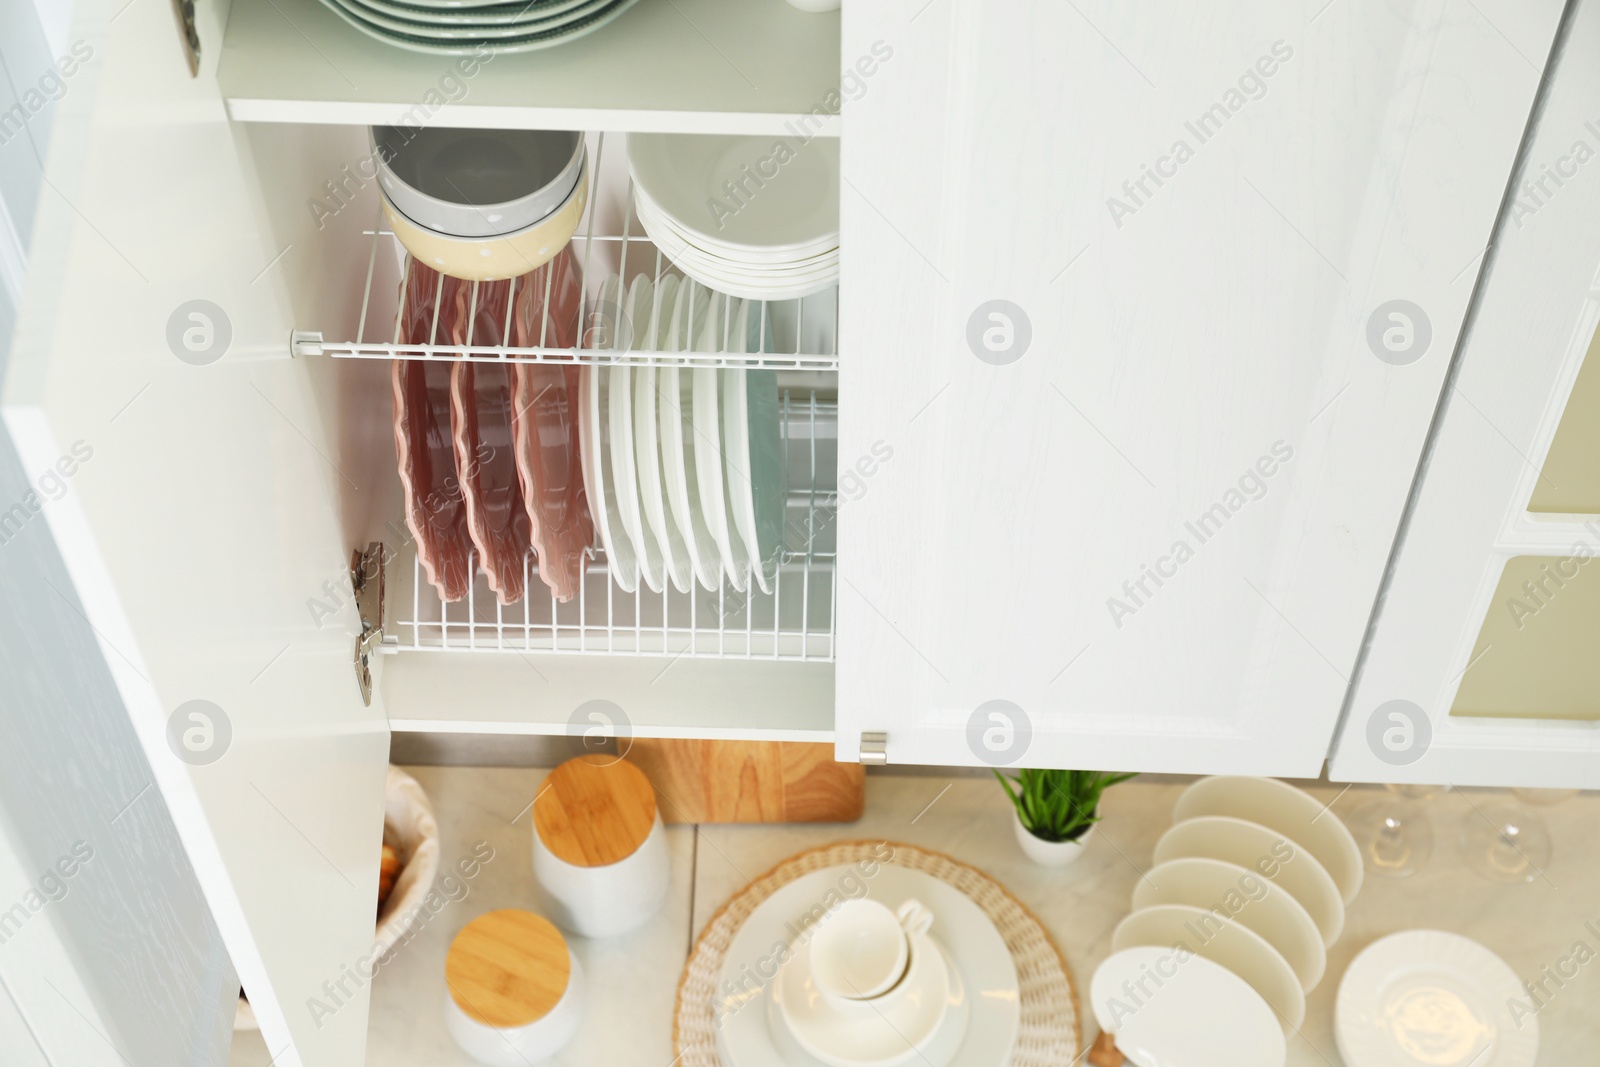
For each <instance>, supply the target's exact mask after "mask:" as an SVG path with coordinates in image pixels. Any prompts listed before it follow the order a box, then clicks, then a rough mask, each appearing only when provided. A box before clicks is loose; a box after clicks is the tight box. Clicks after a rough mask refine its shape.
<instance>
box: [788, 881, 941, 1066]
mask: <svg viewBox="0 0 1600 1067" xmlns="http://www.w3.org/2000/svg"><path fill="white" fill-rule="evenodd" d="M933 919H934V916H933V913H932V912H931V911H929V910H928V909H927V908H926V907H924V906H923V905H922V904H921V903H919V902H918V901H916V900H914V899H913V900H907V901H905V902H904V903H902V904H901V905H900V907H899V908H898V909H896V910H893V911H891V910H890V909H889V908H887V907H885V906H884V905H883V904H880V903H878V902H877V901H875V900H871V899H868V898H862V899H859V900H848V901H845V902H844V903H843V904H841V905H840V906H839V907H838V908H837V909H836V910H835V911H834V912H833V913H832V914H830V915H828V916H827V917H826V918H824V919H823V920H821V922H820V923H819V925H818V926H817V928H816V931H815V933H814V934H813V936H812V937H811V938H810V939H809V940H808V941H806V942H804V943H802V944H797V945H795V946H794V949H795V955H794V957H793V958H792V959H791V960H790V961H789V962H788V964H786V965H785V966H784V968H783V969H782V971H781V972H780V973H779V975H778V978H777V982H776V984H775V985H774V987H773V1004H774V1006H775V1008H776V1014H777V1015H778V1016H779V1017H780V1018H781V1019H782V1021H783V1024H784V1028H785V1029H786V1030H787V1031H788V1034H789V1036H791V1037H793V1039H794V1042H795V1043H796V1044H797V1045H798V1046H799V1047H800V1048H801V1049H803V1050H804V1051H805V1052H806V1053H807V1054H809V1055H810V1056H811V1057H813V1058H815V1059H817V1060H820V1061H821V1062H822V1063H824V1064H828V1065H829V1067H898V1065H900V1064H904V1063H908V1062H910V1061H911V1060H913V1059H920V1060H922V1061H927V1062H932V1063H935V1064H938V1063H940V1062H948V1061H949V1059H950V1058H951V1057H952V1056H953V1055H954V1053H955V1051H956V1049H957V1048H958V1047H959V1046H960V1044H961V1040H962V1037H963V1036H964V1035H965V1031H966V1018H967V1012H968V1004H967V997H966V992H965V990H964V989H963V988H962V983H961V977H960V972H959V971H958V970H957V969H956V968H955V967H954V966H953V965H952V964H951V962H950V961H949V959H948V958H947V957H946V955H945V953H944V950H943V949H942V948H940V946H939V945H938V944H937V943H936V942H935V941H934V940H933V938H931V937H930V936H929V934H928V931H929V929H930V928H931V927H932V925H933Z"/></svg>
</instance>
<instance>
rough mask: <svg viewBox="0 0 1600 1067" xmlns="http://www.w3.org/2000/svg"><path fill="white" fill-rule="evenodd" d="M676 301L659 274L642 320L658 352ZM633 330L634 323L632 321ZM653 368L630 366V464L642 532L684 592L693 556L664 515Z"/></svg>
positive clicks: (664, 345)
mask: <svg viewBox="0 0 1600 1067" xmlns="http://www.w3.org/2000/svg"><path fill="white" fill-rule="evenodd" d="M677 299H678V276H677V275H676V274H665V275H662V277H661V281H660V283H659V284H657V285H656V287H655V299H653V300H652V301H651V305H650V316H649V319H648V321H647V322H646V323H645V324H644V329H645V336H646V337H650V338H653V339H654V340H653V341H650V342H648V343H649V345H650V346H651V347H653V348H654V349H655V350H656V351H658V352H665V351H667V350H668V338H669V336H670V335H671V333H672V311H673V305H674V304H675V303H676V302H677ZM635 328H636V329H637V328H638V326H637V324H636V325H635ZM656 379H657V370H656V368H655V367H654V366H648V365H647V366H643V367H635V368H633V454H634V466H635V470H636V471H637V473H638V476H639V502H640V504H641V506H642V509H643V512H644V519H645V525H646V526H647V527H649V529H648V532H647V533H646V535H645V536H647V537H653V538H654V539H655V542H656V551H657V552H659V553H660V554H661V561H662V566H663V567H664V569H665V570H666V573H667V577H668V578H669V579H670V580H671V581H672V587H673V588H674V589H676V590H677V591H678V592H680V593H687V592H688V591H689V589H690V588H691V587H692V586H693V585H694V560H693V558H692V557H691V556H690V554H689V546H688V545H686V544H685V543H684V540H683V535H682V534H681V533H679V532H678V524H677V523H675V522H673V521H672V516H671V515H670V514H668V510H667V509H668V505H667V495H666V484H665V481H664V479H663V478H662V471H661V433H660V425H659V423H658V421H657V420H658V417H659V412H658V410H657V408H658V406H659V405H658V402H657V398H656Z"/></svg>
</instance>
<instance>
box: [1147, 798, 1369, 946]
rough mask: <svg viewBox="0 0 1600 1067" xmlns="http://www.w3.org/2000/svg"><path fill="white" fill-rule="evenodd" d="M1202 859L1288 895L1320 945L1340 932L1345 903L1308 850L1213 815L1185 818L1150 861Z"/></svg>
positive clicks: (1262, 830) (1275, 834)
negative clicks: (1261, 878)
mask: <svg viewBox="0 0 1600 1067" xmlns="http://www.w3.org/2000/svg"><path fill="white" fill-rule="evenodd" d="M1186 856H1201V857H1208V858H1210V859H1215V860H1222V861H1223V862H1224V863H1232V864H1235V865H1237V866H1239V867H1243V868H1245V869H1246V870H1252V871H1255V872H1257V873H1258V874H1261V875H1263V876H1264V877H1266V878H1267V879H1269V880H1271V881H1272V882H1274V883H1276V884H1278V885H1280V886H1282V887H1283V888H1284V889H1286V890H1288V891H1289V895H1290V896H1292V897H1294V898H1295V900H1297V901H1299V902H1300V905H1301V906H1302V907H1303V908H1305V909H1306V913H1307V914H1308V915H1310V916H1311V921H1312V922H1314V923H1316V924H1317V930H1318V931H1319V932H1320V933H1321V934H1322V943H1323V945H1325V946H1326V945H1332V944H1333V943H1334V941H1335V940H1336V939H1337V938H1338V937H1339V934H1340V932H1341V931H1342V930H1343V929H1344V901H1342V900H1341V899H1340V898H1339V889H1338V887H1337V886H1335V885H1334V884H1333V878H1332V876H1330V875H1329V874H1328V872H1327V871H1326V870H1325V869H1324V868H1323V866H1322V864H1320V863H1318V862H1317V860H1316V858H1315V857H1314V856H1312V855H1311V853H1310V852H1309V851H1307V850H1306V849H1305V848H1302V847H1301V846H1300V845H1299V844H1297V843H1296V842H1294V841H1292V840H1290V839H1289V838H1287V837H1285V836H1284V835H1283V834H1280V833H1278V832H1276V831H1274V830H1269V829H1267V828H1266V827H1265V826H1262V825H1261V824H1259V823H1253V822H1248V821H1246V820H1244V819H1230V818H1227V817H1226V816H1220V815H1213V816H1206V817H1204V818H1199V819H1186V820H1184V821H1183V822H1180V823H1178V824H1177V825H1175V826H1173V827H1171V828H1170V829H1168V830H1167V832H1166V833H1164V834H1162V835H1161V840H1159V841H1157V842H1156V850H1155V862H1156V863H1166V862H1167V861H1169V860H1175V859H1182V858H1183V857H1186Z"/></svg>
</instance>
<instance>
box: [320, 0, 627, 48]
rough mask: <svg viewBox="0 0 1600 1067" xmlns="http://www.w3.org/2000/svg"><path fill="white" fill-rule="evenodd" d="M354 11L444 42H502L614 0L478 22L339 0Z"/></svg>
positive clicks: (364, 0)
mask: <svg viewBox="0 0 1600 1067" xmlns="http://www.w3.org/2000/svg"><path fill="white" fill-rule="evenodd" d="M335 2H336V3H338V4H340V5H341V6H342V7H344V9H345V10H346V11H348V12H350V14H352V15H354V16H356V17H357V18H359V19H363V20H365V21H367V22H370V23H372V25H373V26H374V27H376V28H378V29H379V30H381V31H388V32H394V33H401V34H406V35H408V36H413V37H418V38H422V39H426V40H432V41H442V42H458V43H459V42H461V41H466V42H469V43H470V42H474V41H486V42H498V41H501V40H504V39H506V38H508V37H527V36H529V35H530V34H534V33H543V32H550V31H554V30H557V29H559V28H560V27H562V26H565V25H567V24H569V23H572V22H577V21H579V20H581V19H583V18H585V17H586V16H589V15H593V14H595V13H597V12H599V11H601V10H602V9H604V8H605V6H606V5H607V4H608V3H611V2H612V0H590V2H589V3H587V4H585V5H584V6H582V7H578V8H575V9H573V10H570V11H565V12H562V13H561V14H558V15H552V16H551V17H549V18H548V19H535V20H533V21H528V20H526V19H524V20H518V21H512V22H507V21H501V20H496V21H492V22H478V21H475V20H472V19H470V18H468V17H466V16H465V15H461V16H457V17H451V18H448V19H444V20H441V19H438V18H431V19H425V20H416V19H415V18H414V17H413V16H411V15H406V14H396V13H395V12H394V11H393V10H390V9H386V8H383V7H379V6H378V5H377V4H376V3H374V2H373V0H335Z"/></svg>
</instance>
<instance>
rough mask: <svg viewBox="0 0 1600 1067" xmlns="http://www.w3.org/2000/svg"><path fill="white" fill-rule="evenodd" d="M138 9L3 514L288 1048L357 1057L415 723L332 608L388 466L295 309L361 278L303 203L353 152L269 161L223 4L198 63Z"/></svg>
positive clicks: (342, 611)
mask: <svg viewBox="0 0 1600 1067" xmlns="http://www.w3.org/2000/svg"><path fill="white" fill-rule="evenodd" d="M118 7H119V9H120V10H113V7H112V5H109V4H97V3H89V4H83V5H80V6H79V10H78V12H77V15H76V20H75V24H74V35H75V38H77V39H80V40H81V41H82V42H83V43H85V44H86V45H87V47H88V48H89V49H91V50H92V56H91V58H90V59H89V60H88V61H86V62H84V63H83V64H81V66H80V67H79V68H78V69H77V70H76V71H75V73H74V74H73V75H72V77H71V78H70V79H68V81H67V89H66V92H65V95H64V96H63V97H62V99H61V101H60V102H59V103H58V104H57V110H56V112H55V115H54V124H55V132H54V138H53V144H52V148H51V152H50V155H49V157H48V159H47V160H46V166H45V180H46V184H45V187H44V188H43V190H42V191H41V197H40V204H39V210H38V221H37V224H36V229H35V234H34V241H33V248H32V262H31V268H32V270H31V274H30V277H29V281H28V288H27V290H26V292H25V295H24V301H23V305H22V308H21V314H20V319H19V326H18V333H17V336H16V341H15V344H14V347H13V350H12V355H11V365H10V368H9V373H8V377H7V380H6V383H5V394H4V413H5V418H6V422H7V426H8V428H9V429H10V431H11V433H12V434H13V436H14V438H15V441H16V444H17V449H18V452H19V454H20V456H21V459H22V463H23V466H24V468H25V470H26V471H27V472H28V474H29V476H30V478H32V480H33V481H34V483H35V489H36V492H34V493H32V494H30V495H29V496H27V497H26V498H25V499H24V500H22V501H18V502H15V503H17V504H18V507H16V508H11V505H12V504H13V503H14V502H12V501H6V502H5V506H6V507H8V508H11V510H8V511H6V512H5V520H6V521H7V522H10V523H13V524H15V523H29V522H39V523H48V524H49V526H50V529H51V532H52V533H53V534H54V536H55V538H56V541H57V543H58V545H59V546H60V550H61V553H62V556H63V559H64V562H65V563H66V568H67V572H68V574H69V575H70V577H71V582H72V585H73V586H74V587H75V591H76V594H77V597H78V599H79V600H80V601H81V603H82V605H83V612H84V614H85V616H86V617H87V619H88V621H89V622H90V623H91V624H92V625H93V627H94V629H95V633H96V635H97V637H98V640H99V644H100V650H101V653H102V654H103V655H104V657H105V659H106V662H107V663H108V664H109V666H110V668H111V671H112V674H113V677H114V679H115V681H116V684H117V686H118V689H119V691H120V694H121V697H122V699H123V702H124V704H125V705H126V706H127V708H128V712H129V715H130V716H131V718H132V719H133V723H134V727H135V730H136V732H137V734H138V736H139V739H140V742H141V743H142V745H143V747H144V749H145V752H146V755H147V757H148V759H149V762H150V766H151V770H152V773H153V775H154V778H155V781H156V784H157V785H158V786H159V788H160V789H161V792H162V794H163V795H164V796H165V799H166V801H167V804H168V806H169V807H170V809H171V811H172V816H173V819H174V822H175V823H176V824H177V827H178V830H179V833H180V835H181V838H182V840H183V844H184V847H185V850H186V851H187V853H188V854H189V856H190V859H191V861H192V863H193V865H194V867H195V871H196V874H197V876H198V878H199V880H200V883H201V885H202V887H203V889H204V890H205V892H206V897H207V901H208V903H209V904H210V906H211V909H212V911H213V913H214V915H215V917H216V921H217V925H218V927H219V928H220V929H221V931H222V934H223V937H224V940H225V942H226V944H227V947H228V950H229V953H230V955H231V956H232V959H233V963H234V965H235V968H236V970H237V972H238V974H239V976H240V978H241V979H242V981H243V983H244V985H245V987H246V989H247V990H248V992H249V994H250V996H251V1000H252V1003H253V1004H254V1006H255V1009H256V1014H257V1016H258V1017H259V1018H260V1019H261V1021H262V1025H263V1029H264V1033H265V1035H266V1037H267V1040H268V1044H269V1046H270V1047H271V1049H272V1051H273V1052H274V1053H275V1054H277V1055H278V1057H279V1058H278V1060H277V1062H278V1063H280V1064H305V1065H307V1067H311V1065H317V1067H322V1065H326V1067H348V1065H349V1064H353V1063H360V1062H362V1060H363V1048H364V1042H365V1034H366V1004H367V1000H366V988H365V981H364V980H359V981H353V980H352V979H351V978H349V977H348V976H349V975H350V974H351V973H353V972H357V971H359V970H360V968H361V964H362V961H363V960H364V959H365V957H366V956H367V955H368V954H369V952H370V949H371V945H372V936H373V925H374V923H373V917H374V914H375V911H376V892H377V864H378V850H379V844H380V839H381V828H382V802H383V780H384V773H385V771H384V768H385V763H386V758H387V747H388V732H387V727H386V724H385V720H384V716H383V711H382V708H381V707H380V706H373V707H364V706H363V704H362V700H361V697H360V695H359V692H358V690H357V686H356V683H355V679H354V675H353V672H352V668H351V665H350V660H351V650H352V644H353V640H354V634H355V631H356V619H355V611H354V608H353V606H352V605H351V603H350V602H349V599H348V597H346V598H344V599H343V600H340V601H337V606H338V613H337V615H336V616H335V617H333V618H323V619H321V620H320V622H319V619H318V617H317V614H316V613H313V612H312V611H310V610H308V601H309V600H310V599H311V598H313V597H315V598H319V599H321V600H323V601H324V602H325V603H326V602H327V600H328V597H329V594H328V593H327V592H326V591H325V587H324V583H330V585H331V587H333V588H335V589H336V588H337V587H338V585H339V584H340V583H341V582H342V581H343V580H344V579H345V577H346V576H347V573H348V566H349V556H348V553H349V551H350V548H351V545H352V544H353V543H356V539H355V538H354V537H352V536H351V533H350V531H349V530H347V529H346V528H345V527H344V525H342V523H341V509H340V506H339V502H340V499H341V497H352V496H358V495H359V486H360V484H361V481H362V480H364V478H365V475H364V473H363V472H362V471H361V470H360V469H357V468H356V467H355V466H354V465H353V464H351V463H350V462H349V461H347V460H346V459H345V458H344V457H343V456H342V454H341V452H340V449H339V444H338V438H337V436H336V435H334V434H332V433H330V432H329V427H330V426H331V425H332V424H333V422H334V421H335V416H336V412H334V411H333V405H334V404H335V403H336V401H337V396H338V394H337V392H336V390H335V387H336V385H337V383H336V382H335V381H333V380H332V378H331V377H330V376H329V375H328V372H327V371H326V370H325V368H317V367H312V366H308V365H306V364H304V363H301V362H298V361H293V360H291V359H289V358H288V355H287V350H288V339H289V333H290V331H291V329H292V328H293V326H294V325H295V323H294V318H295V316H294V315H293V314H292V313H291V307H294V306H309V304H310V303H311V302H312V297H313V296H315V295H316V291H317V290H324V291H328V292H338V293H344V292H346V291H347V290H349V289H350V288H351V286H349V285H337V284H336V285H327V284H324V283H325V282H326V281H327V278H326V276H325V274H324V272H323V267H324V265H326V266H327V267H328V268H330V269H332V268H335V267H338V266H340V264H338V263H336V262H334V261H333V260H331V259H328V258H326V257H325V255H324V249H323V248H322V247H321V246H320V245H319V243H318V242H319V240H326V236H325V235H324V236H322V237H319V235H318V233H317V231H316V229H315V227H314V225H313V224H312V217H311V215H310V213H309V212H307V211H305V207H304V204H305V201H306V200H307V199H309V198H310V197H313V196H315V195H318V192H319V190H318V188H317V183H316V182H314V181H311V180H305V181H303V182H302V181H300V180H299V179H298V178H297V177H296V176H297V175H298V173H299V168H306V167H314V168H315V169H316V172H317V173H319V174H326V175H329V176H333V175H336V174H337V173H338V168H337V164H336V163H333V164H331V165H330V161H329V160H327V159H324V158H321V157H317V156H315V155H314V154H308V153H307V152H303V151H283V152H279V153H275V154H265V153H263V154H262V155H261V157H259V158H258V157H257V154H256V153H255V152H253V151H252V145H251V143H249V142H248V141H247V140H246V139H245V138H243V137H240V136H238V135H237V132H236V130H235V129H234V128H233V127H232V126H231V125H230V124H229V122H228V120H227V116H226V112H225V109H224V106H223V102H222V100H221V98H220V95H219V94H218V92H217V89H216V84H215V79H214V73H213V70H212V67H213V66H214V62H215V54H216V52H217V51H218V50H219V49H218V48H217V47H216V45H217V44H218V43H219V42H220V40H221V25H222V22H223V20H224V19H225V15H226V12H225V11H218V10H216V9H214V8H213V7H210V6H207V5H205V4H202V5H200V12H199V14H200V35H201V40H202V43H203V44H204V45H206V46H208V51H207V52H206V57H207V65H206V66H205V67H203V68H202V70H201V73H200V77H199V78H191V77H190V74H189V71H188V69H187V67H186V65H185V63H184V59H183V53H182V50H181V48H180V46H179V41H178V37H177V29H176V25H175V20H174V18H173V12H172V10H171V8H170V6H169V5H165V4H159V3H158V4H132V5H127V6H121V5H118ZM113 16H114V17H113ZM268 193H270V195H271V196H272V197H273V198H275V199H276V200H277V201H280V202H283V203H286V204H289V205H293V206H294V208H295V213H294V216H293V217H296V218H298V219H299V220H300V221H299V222H298V224H297V225H298V228H297V229H289V228H285V227H284V226H283V225H282V224H281V219H282V218H284V217H287V216H284V215H283V214H282V213H281V212H280V213H279V215H278V216H277V217H276V218H275V217H274V215H273V213H272V212H271V211H270V210H269V209H267V207H266V206H265V197H266V195H267V194H268ZM346 214H351V215H353V213H346ZM339 221H340V224H341V225H342V224H344V223H345V222H353V221H354V220H353V218H352V219H344V218H341V219H340V220H339ZM362 221H367V220H362ZM274 223H278V225H276V226H274ZM280 241H281V242H282V243H279V242H280ZM350 244H351V246H352V247H359V245H360V242H358V241H357V242H350ZM286 245H287V246H288V247H285V246H286ZM350 276H351V277H359V275H350ZM354 289H355V290H356V291H355V293H354V297H353V298H354V299H356V300H359V297H360V293H359V284H357V285H355V286H354ZM324 299H331V298H324ZM196 300H204V301H209V302H210V303H211V304H212V305H215V309H214V310H209V311H207V310H206V309H199V310H201V311H203V312H205V313H206V314H208V315H209V318H210V320H211V321H210V323H209V329H211V330H212V331H213V332H212V333H211V334H210V335H209V337H210V338H211V340H208V335H207V329H208V325H207V323H206V322H204V321H202V320H199V319H189V318H187V317H186V316H185V315H182V314H180V315H176V316H175V312H178V310H179V309H180V307H182V306H183V305H185V304H187V303H188V302H190V301H196ZM224 320H225V321H226V322H227V324H228V331H229V332H230V333H231V338H230V340H229V344H228V346H227V349H226V352H225V353H224V354H222V355H221V358H220V359H219V360H217V361H215V362H210V363H206V362H205V360H204V358H203V354H204V353H205V352H207V351H215V349H213V348H211V347H209V346H210V345H212V344H214V343H215V342H216V341H217V340H218V339H220V338H221V337H222V324H223V322H224ZM174 323H176V324H177V325H176V326H174ZM174 330H176V333H177V337H178V340H177V342H176V343H173V342H171V341H170V337H171V335H172V333H173V331H174ZM185 330H193V331H195V332H193V333H192V334H190V336H189V338H188V342H187V346H186V344H185V343H184V340H183V333H184V331H185ZM180 357H184V358H180ZM70 592H72V591H71V590H62V593H63V594H69V593H70ZM191 701H206V702H209V703H210V704H211V705H214V706H215V707H216V708H219V709H221V712H222V715H223V716H225V717H226V720H227V723H228V725H229V727H230V731H231V737H227V738H226V739H225V735H224V732H223V731H222V729H221V722H220V721H217V722H216V723H215V726H216V727H217V732H216V733H215V734H214V735H213V740H212V742H211V744H212V746H213V747H212V749H211V750H210V751H211V752H214V753H220V758H217V759H215V760H214V761H213V762H209V763H202V762H200V761H199V760H198V759H196V758H195V757H194V756H193V755H192V754H191V755H190V756H189V757H188V758H186V759H180V758H179V756H178V754H177V752H178V751H180V750H182V751H185V752H187V751H189V750H187V749H182V748H181V746H180V747H178V748H174V747H173V746H171V745H169V719H170V718H171V717H172V716H173V715H174V713H175V712H176V711H177V710H178V709H180V707H183V706H184V705H186V704H188V703H189V702H191ZM189 710H192V709H189ZM212 718H213V719H214V720H215V719H216V718H217V717H216V716H215V715H213V716H212ZM189 725H191V726H195V727H197V728H200V727H201V726H202V724H200V723H199V722H197V721H194V720H190V721H189ZM193 740H194V741H195V743H196V744H198V745H201V746H202V747H203V746H204V744H205V738H204V736H203V733H202V734H197V735H195V737H194V739H193ZM330 989H332V990H334V991H333V992H330ZM291 1046H292V1047H291Z"/></svg>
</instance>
